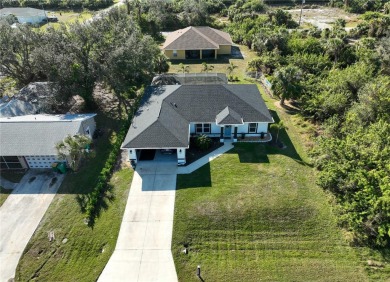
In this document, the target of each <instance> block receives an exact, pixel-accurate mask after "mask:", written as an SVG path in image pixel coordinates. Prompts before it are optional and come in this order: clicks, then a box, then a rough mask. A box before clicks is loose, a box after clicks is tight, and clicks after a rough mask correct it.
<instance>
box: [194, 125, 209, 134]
mask: <svg viewBox="0 0 390 282" xmlns="http://www.w3.org/2000/svg"><path fill="white" fill-rule="evenodd" d="M195 132H196V133H211V124H210V123H197V124H195Z"/></svg>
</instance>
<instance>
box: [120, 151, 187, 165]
mask: <svg viewBox="0 0 390 282" xmlns="http://www.w3.org/2000/svg"><path fill="white" fill-rule="evenodd" d="M186 149H187V148H147V149H146V148H131V149H127V152H128V157H129V161H130V164H131V165H132V166H133V167H135V166H136V165H137V164H138V163H139V162H140V161H159V162H164V161H176V162H177V165H184V164H185V163H186Z"/></svg>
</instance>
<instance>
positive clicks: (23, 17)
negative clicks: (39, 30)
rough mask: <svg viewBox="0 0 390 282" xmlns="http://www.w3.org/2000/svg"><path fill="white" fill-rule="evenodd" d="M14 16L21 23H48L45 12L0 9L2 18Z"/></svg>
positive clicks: (32, 9)
mask: <svg viewBox="0 0 390 282" xmlns="http://www.w3.org/2000/svg"><path fill="white" fill-rule="evenodd" d="M9 15H14V16H15V17H16V18H17V19H18V21H19V23H29V24H39V23H43V22H46V21H47V15H46V13H45V11H44V10H39V9H35V8H4V9H0V18H4V17H6V16H9Z"/></svg>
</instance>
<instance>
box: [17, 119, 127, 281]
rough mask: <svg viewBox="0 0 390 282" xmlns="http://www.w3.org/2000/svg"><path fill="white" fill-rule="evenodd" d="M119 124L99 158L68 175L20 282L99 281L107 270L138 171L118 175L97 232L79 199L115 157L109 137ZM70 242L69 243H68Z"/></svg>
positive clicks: (101, 142) (25, 259)
mask: <svg viewBox="0 0 390 282" xmlns="http://www.w3.org/2000/svg"><path fill="white" fill-rule="evenodd" d="M100 118H101V117H100ZM115 123H117V125H116V129H119V126H120V123H118V122H117V121H114V120H111V121H110V122H109V125H108V127H103V128H104V131H105V134H104V136H103V137H101V138H100V139H98V144H97V146H96V152H97V154H96V157H95V158H94V159H91V160H89V161H88V162H87V164H86V165H84V166H83V167H82V168H81V169H80V170H79V171H78V172H77V173H69V174H68V175H67V176H66V178H65V180H64V182H63V184H62V185H61V187H60V189H59V191H58V193H57V195H56V196H55V198H54V200H53V202H52V203H51V205H50V207H49V209H48V211H47V212H46V214H45V216H44V218H43V219H42V221H41V223H40V224H39V227H38V228H37V230H36V231H35V233H34V235H33V236H32V238H31V240H30V242H29V243H28V245H27V247H26V249H25V251H24V254H23V256H22V258H21V260H20V262H19V265H18V268H17V271H16V280H17V281H29V280H39V281H96V280H97V278H98V277H99V275H100V273H101V272H102V271H103V268H104V267H105V265H106V263H107V262H108V260H109V258H110V256H111V254H112V252H113V251H114V248H115V244H116V240H117V236H118V233H119V228H120V223H121V220H122V216H123V213H124V209H125V206H126V201H127V195H128V192H129V187H130V183H131V178H132V170H130V169H123V170H120V171H118V172H116V173H115V174H114V175H113V177H112V179H111V186H112V190H111V191H110V192H109V193H108V194H109V197H107V198H106V201H105V205H104V206H103V211H102V213H101V214H100V217H99V218H98V219H97V220H96V223H95V225H94V227H93V228H90V227H88V226H87V225H86V224H85V220H84V219H85V214H83V213H82V212H81V206H80V205H79V200H80V196H83V195H86V194H87V193H89V192H90V191H91V189H92V188H93V184H94V183H96V178H97V176H98V174H99V172H100V170H101V169H102V168H103V165H104V163H105V160H106V158H107V156H108V154H109V152H110V140H109V139H110V138H108V137H109V136H111V133H112V132H113V131H112V130H111V128H113V125H114V124H115ZM99 127H100V128H102V125H101V124H100V126H99ZM111 143H112V140H111ZM50 231H54V233H55V241H54V242H49V241H48V232H50ZM65 238H67V242H66V243H63V240H64V239H65Z"/></svg>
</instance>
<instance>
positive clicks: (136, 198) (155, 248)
mask: <svg viewBox="0 0 390 282" xmlns="http://www.w3.org/2000/svg"><path fill="white" fill-rule="evenodd" d="M159 158H160V159H159ZM176 171H177V165H176V155H173V156H168V157H167V156H165V157H162V156H157V157H156V159H155V160H154V161H144V162H142V161H141V162H139V163H138V165H137V169H136V171H135V173H134V177H133V181H132V183H131V189H130V193H129V198H128V200H127V205H126V210H125V213H124V216H123V220H122V225H121V229H120V231H119V236H118V241H117V244H116V247H115V251H114V253H113V255H112V256H111V258H110V260H109V262H108V264H107V265H106V267H105V268H104V270H103V272H102V274H101V276H100V277H99V280H98V281H99V282H106V281H107V282H115V281H131V282H137V281H138V282H141V281H145V282H151V281H166V282H171V281H172V282H175V281H177V280H178V279H177V274H176V270H175V264H174V262H173V257H172V253H171V241H172V228H173V213H174V206H175V190H176Z"/></svg>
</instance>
